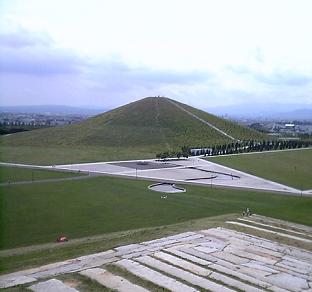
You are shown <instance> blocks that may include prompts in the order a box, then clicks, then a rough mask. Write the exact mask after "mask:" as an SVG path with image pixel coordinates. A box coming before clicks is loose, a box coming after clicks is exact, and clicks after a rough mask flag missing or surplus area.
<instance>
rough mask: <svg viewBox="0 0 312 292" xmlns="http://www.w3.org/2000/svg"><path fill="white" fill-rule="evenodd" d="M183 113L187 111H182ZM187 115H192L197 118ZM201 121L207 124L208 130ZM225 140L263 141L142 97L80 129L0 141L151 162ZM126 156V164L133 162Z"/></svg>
mask: <svg viewBox="0 0 312 292" xmlns="http://www.w3.org/2000/svg"><path fill="white" fill-rule="evenodd" d="M182 107H183V108H185V109H186V110H182ZM190 113H195V114H196V116H198V117H199V118H195V117H194V116H192V115H191V114H190ZM200 119H203V120H206V121H207V122H209V123H210V124H212V126H209V125H207V124H205V123H204V122H203V121H201V120H200ZM214 126H216V127H218V129H215V128H214ZM219 128H220V130H219ZM222 131H225V132H227V134H229V135H227V134H225V133H222ZM230 136H232V137H233V138H235V139H236V138H239V139H241V138H259V139H260V138H262V134H260V133H258V132H255V131H252V130H249V129H246V128H243V127H241V126H239V125H234V124H233V123H231V122H229V121H225V120H221V119H219V118H217V117H215V116H212V115H209V114H207V113H205V112H203V111H200V110H197V109H195V108H192V107H189V106H187V105H184V104H181V103H178V102H176V101H173V100H170V99H167V98H155V97H147V98H144V99H142V100H139V101H136V102H133V103H130V104H127V105H125V106H122V107H119V108H117V109H114V110H112V111H109V112H106V113H104V114H101V115H98V116H95V117H93V118H90V119H88V120H86V121H83V122H82V123H80V124H76V125H70V126H64V127H55V128H45V129H39V130H34V131H31V132H23V133H18V134H14V135H9V136H4V137H1V139H0V141H1V145H2V147H24V148H25V147H31V148H32V149H35V148H33V147H36V148H42V147H44V148H45V149H48V148H51V147H57V148H62V149H64V148H69V149H72V150H73V151H74V148H76V147H78V148H84V149H88V148H89V151H90V149H91V148H92V147H93V150H94V149H99V147H101V149H102V150H103V151H104V152H105V151H110V150H108V149H114V151H115V152H116V149H120V151H124V150H125V149H129V151H130V150H132V151H133V150H135V149H136V150H138V152H141V153H142V156H143V157H144V153H148V156H149V157H150V156H151V154H152V153H153V154H152V157H153V156H154V155H155V153H156V152H157V151H165V150H178V149H179V148H180V147H181V146H183V145H192V146H206V145H210V144H219V143H225V142H231V141H232V139H231V138H230ZM90 147H91V148H90ZM94 147H95V148H94ZM123 149H124V150H123ZM133 152H135V151H133ZM4 154H5V153H4ZM54 155H55V154H54ZM115 156H116V155H115ZM115 156H114V155H112V156H111V158H110V159H117V158H121V157H119V156H118V155H117V156H118V157H115ZM128 156H129V155H127V157H125V158H136V157H131V155H130V156H129V157H128ZM134 156H135V155H134ZM4 158H5V157H4ZM101 159H103V158H101ZM2 160H3V159H2ZM4 160H8V159H6V158H5V159H4ZM78 160H79V159H78ZM90 160H93V158H90Z"/></svg>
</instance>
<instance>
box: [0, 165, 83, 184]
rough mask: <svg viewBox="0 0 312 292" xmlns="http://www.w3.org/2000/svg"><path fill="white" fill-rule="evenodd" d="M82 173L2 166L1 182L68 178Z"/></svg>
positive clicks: (0, 168) (0, 169)
mask: <svg viewBox="0 0 312 292" xmlns="http://www.w3.org/2000/svg"><path fill="white" fill-rule="evenodd" d="M81 175H83V174H82V173H73V172H61V171H53V170H44V169H43V170H42V169H30V168H22V167H10V166H0V183H7V182H10V183H13V182H20V181H32V180H44V179H54V178H68V177H74V176H81Z"/></svg>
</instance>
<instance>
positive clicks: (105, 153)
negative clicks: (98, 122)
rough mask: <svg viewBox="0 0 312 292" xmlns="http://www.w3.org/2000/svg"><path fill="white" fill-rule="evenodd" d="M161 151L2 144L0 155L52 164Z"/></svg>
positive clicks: (138, 156) (152, 154)
mask: <svg viewBox="0 0 312 292" xmlns="http://www.w3.org/2000/svg"><path fill="white" fill-rule="evenodd" d="M160 151H162V148H157V147H153V148H152V147H135V148H133V147H101V146H71V147H69V146H54V147H51V146H50V147H45V146H11V147H8V146H0V157H1V161H4V162H14V163H26V164H38V165H51V164H67V163H79V162H81V163H82V162H96V161H113V160H129V159H147V158H155V153H158V152H160Z"/></svg>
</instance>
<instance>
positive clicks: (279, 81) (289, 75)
mask: <svg viewBox="0 0 312 292" xmlns="http://www.w3.org/2000/svg"><path fill="white" fill-rule="evenodd" d="M227 69H228V70H229V71H231V72H233V73H234V74H237V75H244V76H245V77H246V78H253V79H254V80H255V81H257V82H261V83H263V84H267V85H272V86H276V87H277V86H280V87H283V86H293V87H295V86H306V85H308V84H309V83H310V82H311V81H312V76H311V75H308V74H306V73H301V72H298V71H296V70H295V69H294V70H289V69H283V68H275V69H273V70H270V71H269V72H263V70H257V69H256V68H250V67H248V66H246V65H236V66H227Z"/></svg>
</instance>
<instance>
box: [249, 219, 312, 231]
mask: <svg viewBox="0 0 312 292" xmlns="http://www.w3.org/2000/svg"><path fill="white" fill-rule="evenodd" d="M251 218H252V219H256V220H261V221H264V222H268V223H276V224H280V225H284V226H289V227H292V228H294V229H297V230H302V231H305V232H307V233H309V234H312V227H309V226H306V225H302V224H298V223H293V222H288V221H284V220H280V219H275V218H271V217H264V216H261V215H258V214H253V215H252V216H251Z"/></svg>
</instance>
